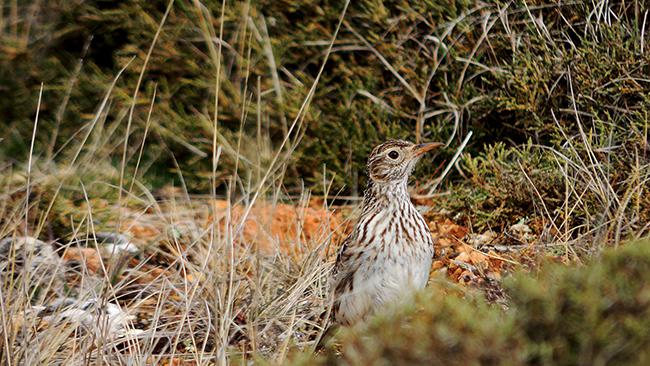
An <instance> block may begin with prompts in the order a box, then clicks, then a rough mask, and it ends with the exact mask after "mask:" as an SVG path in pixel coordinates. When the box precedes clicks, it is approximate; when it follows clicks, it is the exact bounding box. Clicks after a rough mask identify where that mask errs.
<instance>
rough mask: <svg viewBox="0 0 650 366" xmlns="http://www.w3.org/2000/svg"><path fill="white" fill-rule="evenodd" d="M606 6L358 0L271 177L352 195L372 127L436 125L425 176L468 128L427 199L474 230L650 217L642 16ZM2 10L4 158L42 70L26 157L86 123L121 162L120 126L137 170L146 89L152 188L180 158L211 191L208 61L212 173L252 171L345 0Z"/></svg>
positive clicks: (566, 236)
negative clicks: (528, 221)
mask: <svg viewBox="0 0 650 366" xmlns="http://www.w3.org/2000/svg"><path fill="white" fill-rule="evenodd" d="M198 4H202V5H198ZM599 4H600V3H598V4H594V3H591V2H573V3H563V2H555V1H547V2H540V1H536V2H533V3H530V2H519V1H517V2H501V1H479V0H462V1H449V0H433V1H425V2H421V1H407V0H400V1H391V2H381V1H374V0H364V1H354V2H351V4H350V6H349V8H348V9H347V13H346V15H345V21H344V22H343V24H342V26H341V30H340V32H339V34H338V36H337V40H336V43H335V44H334V47H333V49H332V53H331V55H330V57H329V60H328V62H327V64H326V67H325V69H324V71H323V74H322V78H321V79H320V81H319V83H318V87H317V88H316V92H315V95H314V96H313V98H311V100H310V104H311V105H310V108H309V109H308V111H307V112H306V113H305V114H304V118H303V119H301V121H302V122H301V123H299V124H298V125H297V128H296V129H294V130H293V133H292V134H291V137H290V138H289V144H288V147H287V148H286V149H285V150H286V153H287V154H284V155H282V156H283V159H282V160H283V161H284V159H286V164H284V163H283V164H276V166H275V167H274V168H273V169H274V170H273V172H274V174H271V178H272V179H278V181H281V182H282V183H283V184H284V186H285V187H286V188H287V192H288V193H295V192H296V191H298V190H300V189H301V187H303V186H305V185H306V186H307V187H309V188H312V189H314V190H315V191H322V190H326V189H328V187H329V192H330V194H332V193H346V192H348V193H353V194H354V193H359V192H360V190H361V188H362V187H363V185H364V180H365V174H364V172H363V170H364V165H365V158H366V155H367V153H368V152H369V151H370V149H371V148H372V147H373V146H374V145H375V144H377V143H378V142H379V141H382V140H384V139H386V138H388V137H401V138H409V139H416V138H417V137H418V136H419V137H420V138H421V139H424V140H443V141H449V143H450V145H449V148H448V149H444V151H442V152H441V154H440V156H438V158H437V159H436V160H435V164H421V167H420V170H419V173H418V176H419V177H420V181H423V182H424V183H426V182H427V181H430V180H431V179H433V178H434V175H433V174H434V172H439V171H440V170H441V167H440V165H441V164H443V163H446V162H449V160H450V158H451V156H452V154H453V153H454V150H455V148H456V147H457V146H458V145H459V143H460V142H461V141H462V139H463V138H464V137H465V136H466V135H467V133H468V132H469V131H473V133H474V135H473V138H472V139H471V140H470V143H469V145H468V146H467V147H466V148H465V150H464V151H465V154H464V155H463V157H462V158H461V160H460V162H459V164H458V165H457V167H458V168H459V169H457V170H452V174H451V175H450V176H449V177H448V179H447V181H446V182H445V184H447V185H448V187H450V188H451V190H450V191H451V192H452V194H451V195H449V196H446V197H445V198H444V200H442V202H441V203H440V204H441V205H442V206H445V207H448V208H450V209H451V210H452V212H454V213H455V214H461V215H460V216H458V217H461V218H464V219H465V222H464V223H465V224H467V225H468V226H473V227H476V228H477V229H481V230H482V229H485V228H499V229H500V228H503V227H506V226H507V225H509V224H512V223H513V222H516V221H519V220H520V219H522V218H524V219H525V218H530V217H534V216H539V215H541V216H544V217H545V218H546V221H545V222H546V227H547V228H550V229H552V230H550V232H552V233H553V235H554V236H557V235H560V234H561V235H562V236H563V240H571V239H575V238H577V237H579V236H580V235H582V234H584V233H590V234H591V235H592V236H593V235H595V236H596V237H598V238H605V239H607V240H614V241H615V242H619V241H620V239H621V238H625V237H634V236H640V235H642V234H643V232H644V231H647V230H648V228H647V227H645V226H644V224H643V223H644V222H647V221H648V219H649V218H650V198H648V197H650V196H648V195H647V194H643V193H644V188H643V187H644V186H645V184H644V183H646V181H647V180H648V177H649V176H650V173H649V171H648V166H649V165H648V162H649V160H648V159H649V154H648V144H647V121H648V117H647V116H648V115H649V114H650V110H649V108H650V107H649V106H650V103H648V102H649V101H650V99H649V98H650V94H649V88H648V80H649V79H650V77H649V74H650V68H649V67H650V66H648V65H650V59H649V57H650V53H649V52H647V51H646V48H647V46H646V45H645V44H644V40H643V37H642V22H643V13H642V12H641V11H640V9H639V8H638V6H636V5H635V4H636V3H629V2H607V3H606V9H601V8H600V7H599V6H600V5H599ZM14 6H15V7H14ZM5 7H6V9H4V14H5V15H6V17H5V18H6V19H7V21H6V22H4V23H2V27H0V32H1V33H0V34H1V37H0V47H1V49H2V52H0V90H2V92H3V94H5V95H8V96H9V97H8V98H0V115H2V117H3V118H2V120H1V121H0V124H1V125H2V127H3V128H2V132H1V133H0V138H2V139H3V148H2V149H0V157H2V158H5V159H9V160H11V161H22V160H24V159H25V158H26V156H27V147H28V146H29V139H30V137H31V131H32V125H33V123H32V121H33V119H34V114H35V111H36V102H37V100H38V90H39V87H40V83H41V82H43V83H44V87H45V90H44V95H43V102H42V104H41V108H40V109H41V113H40V120H41V122H40V124H39V129H38V131H37V132H38V133H37V142H36V146H35V148H36V151H37V153H38V154H39V155H38V156H39V157H46V158H54V160H55V161H58V162H65V161H68V160H69V159H70V156H71V155H73V154H75V153H76V151H77V147H78V146H79V144H80V143H81V141H82V140H83V139H82V138H81V137H83V136H84V135H85V134H86V133H90V131H89V130H90V129H93V130H94V132H93V133H92V134H91V137H90V140H89V141H91V142H93V143H94V145H93V146H94V147H95V148H97V146H99V147H100V149H101V151H99V152H97V154H101V156H109V157H110V159H111V160H112V161H113V162H114V164H115V165H119V164H120V162H121V156H122V143H123V141H124V138H125V136H126V128H127V126H128V125H131V128H130V136H129V141H128V144H127V147H128V151H127V155H126V156H127V163H129V168H128V169H127V170H126V173H127V175H128V174H133V165H134V161H135V160H136V155H137V153H138V151H139V148H140V144H141V143H142V142H143V139H144V131H145V129H146V126H147V117H148V115H149V109H150V104H151V99H152V98H153V93H154V91H155V92H156V99H155V101H154V103H153V109H152V113H151V120H150V130H149V135H148V138H147V142H146V144H147V145H146V149H144V150H143V151H144V158H143V161H144V162H143V164H142V165H141V169H140V174H139V175H140V176H142V177H143V181H144V182H145V183H146V184H148V185H150V186H153V187H158V186H160V185H162V184H164V183H168V182H170V181H172V180H173V181H176V183H177V184H178V181H180V175H181V174H182V177H183V180H184V184H186V185H187V187H188V188H189V189H190V190H191V191H196V192H205V191H206V190H207V188H208V187H209V186H210V179H209V177H210V176H211V165H212V159H211V155H212V153H211V150H212V141H213V133H214V126H213V122H212V121H213V119H214V118H215V111H214V104H215V93H216V87H215V84H216V83H215V76H216V73H217V70H220V72H221V77H220V83H219V92H218V94H219V95H218V98H217V99H218V101H219V113H218V122H219V123H218V128H217V133H218V138H217V142H218V144H219V145H220V146H221V147H222V150H221V156H220V162H219V170H218V177H217V178H218V180H219V181H218V183H220V184H221V183H225V182H228V179H229V177H230V176H231V175H232V173H234V170H235V168H237V169H238V173H239V174H238V175H239V177H240V178H241V179H242V180H244V181H245V182H244V185H248V184H250V185H251V186H255V184H257V183H258V182H259V180H260V178H261V177H262V176H264V172H265V170H266V169H268V168H269V167H270V165H271V161H272V160H273V155H274V153H275V151H277V149H279V146H280V143H281V141H282V140H283V139H284V136H285V135H286V133H287V131H288V127H289V126H290V125H291V122H292V121H293V120H294V118H296V116H297V115H298V111H299V110H300V108H301V105H302V104H303V101H304V99H305V97H306V96H307V94H308V90H309V89H310V87H311V85H312V83H313V82H314V80H315V78H316V76H317V74H318V70H319V68H320V65H321V64H322V62H323V60H324V57H325V53H326V50H327V46H328V44H329V41H330V40H331V39H332V37H333V34H334V30H335V28H336V24H337V22H338V19H339V17H340V15H341V13H342V11H343V9H344V2H343V1H335V2H328V3H325V4H323V3H321V2H319V1H306V2H300V3H299V4H298V3H295V2H293V1H261V2H253V3H252V4H250V5H246V3H239V2H237V3H229V4H227V5H226V6H225V8H224V16H223V22H222V21H221V19H222V17H221V3H220V2H217V1H202V2H194V1H190V0H177V1H175V2H174V3H173V4H172V6H171V8H170V12H169V16H168V17H167V18H165V17H164V14H165V11H166V9H167V2H165V1H163V0H160V1H149V2H143V1H136V0H129V1H121V2H112V1H102V0H94V1H49V2H46V3H43V2H33V1H23V2H13V3H11V4H8V5H6V6H5ZM163 19H164V20H165V21H164V24H163V25H162V28H161V29H160V34H159V36H158V37H157V38H156V32H157V30H158V27H159V25H160V24H161V23H162V21H163ZM221 25H223V28H224V31H223V42H221V43H220V42H219V41H215V39H216V38H217V37H218V33H219V32H220V27H221ZM154 39H155V40H156V41H155V44H154V46H153V48H152V53H151V56H150V58H149V59H148V61H147V64H146V68H145V70H144V76H143V79H142V80H143V81H142V84H141V85H140V88H139V90H138V94H137V99H136V100H135V101H133V97H134V95H135V94H134V93H135V89H136V84H137V81H138V79H139V76H140V72H141V71H142V68H143V67H144V61H145V59H146V58H147V52H148V50H149V48H150V47H151V45H152V44H153V43H154ZM219 44H221V47H222V52H223V56H222V57H218V56H217V48H218V46H219ZM80 58H83V62H81V63H80V62H79V59H80ZM122 68H126V69H125V71H124V73H123V74H122V75H121V76H120V78H119V80H117V83H116V85H115V88H114V89H113V90H112V93H111V94H110V97H109V98H108V103H107V104H106V106H105V108H103V109H102V110H101V113H99V118H98V119H97V120H96V115H97V113H98V110H99V106H100V105H101V101H102V99H103V98H104V95H105V94H106V92H107V90H108V89H109V85H110V84H111V82H112V80H113V79H114V78H115V76H116V75H117V74H118V72H119V71H120V70H121V69H122ZM132 103H134V110H133V118H132V120H131V117H130V116H131V112H130V107H131V105H132ZM130 121H131V123H129V122H130ZM95 142H97V143H95ZM59 150H62V151H61V152H60V153H58V154H57V152H58V151H59ZM86 150H87V149H86ZM40 160H42V159H39V161H40ZM423 178H424V179H423ZM329 180H333V184H332V185H331V187H330V185H329V183H328V181H329ZM323 182H325V184H324V183H323ZM222 186H223V184H222ZM425 188H426V187H425ZM613 232H616V233H615V234H613Z"/></svg>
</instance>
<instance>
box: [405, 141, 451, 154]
mask: <svg viewBox="0 0 650 366" xmlns="http://www.w3.org/2000/svg"><path fill="white" fill-rule="evenodd" d="M444 145H445V144H443V143H442V142H429V143H426V144H419V145H415V148H414V149H413V155H415V156H420V155H422V154H424V153H425V152H428V151H431V150H433V149H437V148H439V147H440V146H444Z"/></svg>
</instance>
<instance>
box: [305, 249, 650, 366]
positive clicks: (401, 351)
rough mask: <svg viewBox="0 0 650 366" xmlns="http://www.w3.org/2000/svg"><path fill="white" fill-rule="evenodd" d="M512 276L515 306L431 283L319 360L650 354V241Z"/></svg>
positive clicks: (632, 360) (581, 360) (547, 360)
mask: <svg viewBox="0 0 650 366" xmlns="http://www.w3.org/2000/svg"><path fill="white" fill-rule="evenodd" d="M506 282H507V284H506V286H507V290H508V291H507V292H508V294H509V296H510V299H511V304H510V308H509V309H508V310H505V311H504V310H502V309H501V308H497V307H494V306H490V305H487V304H486V303H485V302H483V301H482V300H479V299H478V298H475V297H473V296H468V297H467V298H465V299H462V298H459V297H458V296H456V295H453V294H447V293H446V292H443V291H441V290H440V289H439V288H438V289H436V288H434V289H430V290H428V291H426V293H423V294H421V296H420V297H419V298H418V300H417V302H416V304H415V305H412V306H410V307H409V308H408V309H406V310H405V311H403V312H397V313H396V312H391V313H390V314H386V315H385V316H383V317H382V316H380V317H377V318H375V319H374V320H372V321H370V322H369V323H368V324H367V325H364V326H361V327H358V328H357V329H352V330H347V331H345V332H343V334H342V335H341V337H340V339H339V340H338V342H339V343H340V344H339V346H336V345H333V346H331V347H332V348H330V349H328V350H327V351H326V352H325V354H324V355H320V356H319V361H321V362H322V363H326V364H334V363H336V364H347V365H366V364H374V365H395V364H451V365H499V364H501V365H517V364H519V365H521V364H532V365H621V364H639V365H641V364H646V363H647V362H648V361H649V359H648V358H649V357H650V354H649V351H648V350H650V284H649V283H650V242H649V241H647V240H646V241H641V242H637V243H633V244H627V245H625V246H624V247H622V248H620V249H618V250H609V251H606V252H605V253H604V254H603V256H602V258H600V259H599V260H595V261H594V262H593V263H590V264H588V265H586V266H584V267H573V268H569V267H566V266H564V265H560V264H547V265H545V266H543V267H542V268H541V269H540V271H539V273H538V276H537V278H535V277H532V276H530V274H527V273H520V274H517V275H515V276H513V277H512V278H510V279H508V281H506ZM336 347H339V348H340V349H338V350H336V349H335V348H336ZM339 352H340V353H339ZM310 361H311V360H310ZM302 362H307V361H305V360H303V361H302Z"/></svg>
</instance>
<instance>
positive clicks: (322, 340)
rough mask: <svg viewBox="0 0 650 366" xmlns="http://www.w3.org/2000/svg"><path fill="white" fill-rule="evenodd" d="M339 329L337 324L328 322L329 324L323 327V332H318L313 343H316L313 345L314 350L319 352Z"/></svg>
mask: <svg viewBox="0 0 650 366" xmlns="http://www.w3.org/2000/svg"><path fill="white" fill-rule="evenodd" d="M338 330H339V325H338V324H334V323H330V324H329V326H328V327H327V328H326V329H325V331H324V332H323V333H321V334H320V336H319V337H318V338H317V339H316V341H315V342H314V344H315V345H316V346H315V347H314V352H320V351H322V350H323V348H325V346H326V345H327V343H329V341H330V340H331V339H332V338H333V337H334V335H336V333H337V331H338Z"/></svg>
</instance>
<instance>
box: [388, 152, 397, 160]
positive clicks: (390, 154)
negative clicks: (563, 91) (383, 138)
mask: <svg viewBox="0 0 650 366" xmlns="http://www.w3.org/2000/svg"><path fill="white" fill-rule="evenodd" d="M388 157H389V158H391V159H393V160H395V159H397V158H399V153H398V152H397V151H395V150H393V151H391V152H389V153H388Z"/></svg>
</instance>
